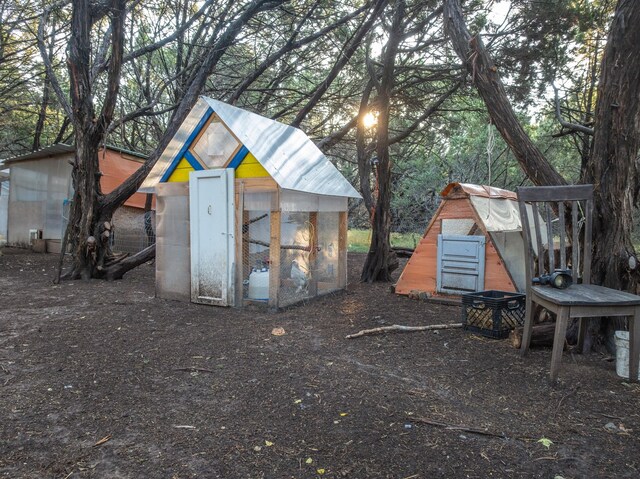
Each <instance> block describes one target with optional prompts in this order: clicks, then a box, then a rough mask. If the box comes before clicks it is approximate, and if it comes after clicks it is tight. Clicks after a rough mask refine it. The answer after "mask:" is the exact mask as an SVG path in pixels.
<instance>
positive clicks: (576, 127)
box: [551, 84, 593, 135]
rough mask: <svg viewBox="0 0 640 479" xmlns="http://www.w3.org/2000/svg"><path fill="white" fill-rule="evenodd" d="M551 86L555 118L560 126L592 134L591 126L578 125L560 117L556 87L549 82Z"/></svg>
mask: <svg viewBox="0 0 640 479" xmlns="http://www.w3.org/2000/svg"><path fill="white" fill-rule="evenodd" d="M551 86H552V87H553V93H554V98H555V104H556V119H557V120H558V123H560V125H561V126H562V128H566V129H568V130H572V131H577V132H580V133H586V134H587V135H593V128H589V127H588V126H584V125H579V124H577V123H570V122H568V121H565V120H564V119H563V118H562V113H561V112H560V98H558V88H557V87H556V86H555V85H554V84H551Z"/></svg>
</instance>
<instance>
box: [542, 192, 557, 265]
mask: <svg viewBox="0 0 640 479" xmlns="http://www.w3.org/2000/svg"><path fill="white" fill-rule="evenodd" d="M544 212H545V215H546V221H547V245H548V246H547V255H548V257H549V272H552V271H555V269H556V264H555V255H554V251H553V227H552V226H553V222H552V215H551V204H549V203H545V204H544Z"/></svg>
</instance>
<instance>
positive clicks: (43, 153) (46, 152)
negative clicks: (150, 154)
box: [0, 143, 147, 165]
mask: <svg viewBox="0 0 640 479" xmlns="http://www.w3.org/2000/svg"><path fill="white" fill-rule="evenodd" d="M107 149H109V150H113V151H117V152H118V153H122V154H125V155H130V156H135V157H136V158H140V159H146V158H147V156H146V155H144V154H142V153H137V152H135V151H131V150H126V149H124V148H120V147H118V146H112V145H107ZM75 151H76V147H75V146H73V145H67V144H66V143H56V144H55V145H51V146H47V147H45V148H41V149H39V150H36V151H32V152H31V153H25V154H24V155H19V156H14V157H12V158H7V159H6V160H3V161H0V165H2V163H4V164H6V165H10V164H11V163H15V162H17V161H26V160H39V159H42V158H50V157H52V156H56V155H62V154H65V153H74V152H75Z"/></svg>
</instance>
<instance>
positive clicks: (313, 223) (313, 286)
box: [308, 211, 318, 298]
mask: <svg viewBox="0 0 640 479" xmlns="http://www.w3.org/2000/svg"><path fill="white" fill-rule="evenodd" d="M309 228H310V230H311V231H310V235H309V272H310V273H311V274H310V278H309V284H308V288H309V296H310V297H312V298H313V297H314V296H317V295H318V273H317V271H318V213H317V212H316V211H312V212H310V213H309Z"/></svg>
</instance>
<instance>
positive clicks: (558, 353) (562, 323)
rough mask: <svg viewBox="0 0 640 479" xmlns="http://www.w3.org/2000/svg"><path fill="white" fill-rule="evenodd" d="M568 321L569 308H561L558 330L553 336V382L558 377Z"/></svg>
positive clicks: (558, 316) (558, 315)
mask: <svg viewBox="0 0 640 479" xmlns="http://www.w3.org/2000/svg"><path fill="white" fill-rule="evenodd" d="M568 322H569V309H568V308H564V307H563V308H560V309H559V311H558V314H557V320H556V331H555V334H554V337H553V351H552V353H551V382H555V380H556V379H557V378H558V371H559V370H560V361H561V360H562V351H563V350H564V342H565V337H566V334H567V324H568Z"/></svg>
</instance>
